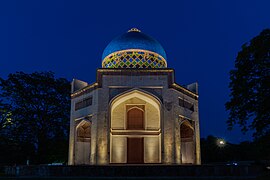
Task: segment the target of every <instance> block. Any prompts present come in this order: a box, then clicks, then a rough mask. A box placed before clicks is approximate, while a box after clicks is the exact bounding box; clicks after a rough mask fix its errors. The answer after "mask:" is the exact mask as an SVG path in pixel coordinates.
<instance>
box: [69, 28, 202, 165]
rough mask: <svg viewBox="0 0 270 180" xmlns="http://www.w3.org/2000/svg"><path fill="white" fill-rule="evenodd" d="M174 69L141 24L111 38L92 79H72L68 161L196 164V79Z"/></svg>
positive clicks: (198, 134) (197, 115)
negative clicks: (182, 78) (184, 82)
mask: <svg viewBox="0 0 270 180" xmlns="http://www.w3.org/2000/svg"><path fill="white" fill-rule="evenodd" d="M176 70H177V68H176ZM174 73H175V72H174V69H172V68H167V57H166V53H165V51H164V49H163V47H162V46H161V45H160V43H159V42H158V41H157V40H155V39H153V38H152V37H150V36H148V35H146V34H144V33H142V32H140V30H138V29H136V28H133V29H131V30H129V31H128V32H127V33H125V34H123V35H121V36H119V37H117V38H115V39H113V40H112V41H111V42H110V43H109V44H108V45H107V47H106V48H105V50H104V52H103V54H102V68H100V69H97V76H96V77H97V78H96V82H94V83H92V84H88V83H86V82H83V81H80V80H77V79H74V80H73V82H72V94H71V116H70V139H69V164H70V165H81V164H89V165H90V164H91V165H108V164H153V163H155V164H179V165H180V164H200V162H201V158H200V133H199V111H198V85H197V83H193V84H190V85H188V86H181V85H179V84H177V83H176V82H175V78H174Z"/></svg>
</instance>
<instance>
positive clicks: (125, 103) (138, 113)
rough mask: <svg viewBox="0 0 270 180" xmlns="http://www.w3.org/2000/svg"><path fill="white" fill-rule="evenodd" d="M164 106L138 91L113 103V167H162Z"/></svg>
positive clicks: (111, 143)
mask: <svg viewBox="0 0 270 180" xmlns="http://www.w3.org/2000/svg"><path fill="white" fill-rule="evenodd" d="M160 124H161V123H160V102H159V101H158V100H157V99H156V98H155V97H154V96H151V95H149V94H147V93H144V92H141V91H138V90H134V91H131V92H126V93H123V94H121V95H120V96H118V97H116V98H115V99H113V100H112V102H111V119H110V131H111V132H110V163H131V164H135V163H137V164H138V163H160V162H161V131H160Z"/></svg>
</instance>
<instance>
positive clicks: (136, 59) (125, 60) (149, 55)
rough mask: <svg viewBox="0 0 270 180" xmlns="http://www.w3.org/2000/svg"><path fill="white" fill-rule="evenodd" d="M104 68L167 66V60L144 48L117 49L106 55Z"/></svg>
mask: <svg viewBox="0 0 270 180" xmlns="http://www.w3.org/2000/svg"><path fill="white" fill-rule="evenodd" d="M102 67H103V68H166V67H167V62H166V60H165V59H164V58H163V57H162V56H160V55H159V54H157V53H154V52H152V51H147V50H142V49H128V50H122V51H117V52H114V53H111V54H109V55H108V56H106V57H105V58H104V59H103V61H102Z"/></svg>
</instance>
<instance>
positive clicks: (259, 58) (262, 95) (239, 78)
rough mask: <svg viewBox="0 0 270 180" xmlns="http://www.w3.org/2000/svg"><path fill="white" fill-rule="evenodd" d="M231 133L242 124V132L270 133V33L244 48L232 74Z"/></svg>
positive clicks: (260, 35) (262, 35)
mask: <svg viewBox="0 0 270 180" xmlns="http://www.w3.org/2000/svg"><path fill="white" fill-rule="evenodd" d="M230 80H231V81H230V85H229V87H230V90H231V93H230V98H231V99H230V100H229V101H228V102H227V103H226V104H225V106H226V109H227V110H228V111H229V119H228V121H227V123H228V127H229V129H232V128H233V126H234V125H235V124H239V125H240V127H241V128H242V131H243V132H247V131H248V130H255V133H254V136H255V137H261V136H264V135H266V134H267V133H269V131H270V29H265V30H263V31H262V32H261V33H260V34H259V35H258V36H256V37H254V38H253V39H252V40H251V41H250V42H248V43H246V44H244V45H243V46H242V50H241V51H240V52H239V53H238V55H237V58H236V60H235V69H233V70H231V71H230Z"/></svg>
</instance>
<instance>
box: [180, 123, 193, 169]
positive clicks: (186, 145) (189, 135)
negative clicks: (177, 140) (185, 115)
mask: <svg viewBox="0 0 270 180" xmlns="http://www.w3.org/2000/svg"><path fill="white" fill-rule="evenodd" d="M180 136H181V148H180V151H181V162H182V163H183V164H193V163H194V152H195V151H194V150H195V147H194V129H193V127H192V126H191V124H190V123H189V122H188V121H184V122H183V123H182V124H181V125H180Z"/></svg>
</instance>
